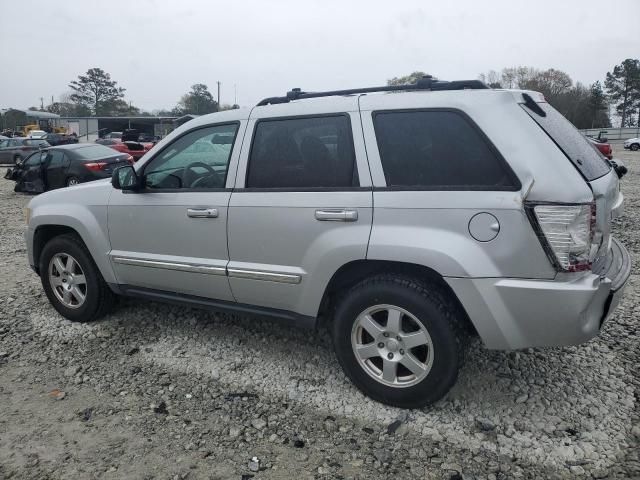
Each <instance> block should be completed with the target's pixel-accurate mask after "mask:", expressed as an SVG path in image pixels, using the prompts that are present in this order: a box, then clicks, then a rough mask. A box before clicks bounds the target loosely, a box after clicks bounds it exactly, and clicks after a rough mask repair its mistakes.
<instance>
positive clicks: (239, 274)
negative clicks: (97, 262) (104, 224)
mask: <svg viewBox="0 0 640 480" xmlns="http://www.w3.org/2000/svg"><path fill="white" fill-rule="evenodd" d="M111 259H112V260H113V262H114V263H119V264H121V265H132V266H134V267H148V268H160V269H164V270H176V271H179V272H189V273H203V274H206V275H228V276H229V277H234V278H246V279H249V280H261V281H266V282H277V283H288V284H292V285H297V284H298V283H300V282H301V281H302V277H301V276H300V275H294V274H287V273H275V272H266V271H263V270H245V269H241V268H225V267H212V266H209V265H193V264H189V263H179V262H165V261H162V260H146V259H142V258H132V257H120V256H112V257H111Z"/></svg>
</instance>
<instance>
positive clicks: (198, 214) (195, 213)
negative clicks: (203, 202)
mask: <svg viewBox="0 0 640 480" xmlns="http://www.w3.org/2000/svg"><path fill="white" fill-rule="evenodd" d="M187 217H191V218H218V209H217V208H187Z"/></svg>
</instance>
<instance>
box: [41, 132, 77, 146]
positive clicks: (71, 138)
mask: <svg viewBox="0 0 640 480" xmlns="http://www.w3.org/2000/svg"><path fill="white" fill-rule="evenodd" d="M42 139H43V140H46V141H47V142H48V143H49V145H51V146H57V145H71V144H73V143H78V137H77V136H75V135H65V134H63V133H47V134H46V135H45V136H44V137H42Z"/></svg>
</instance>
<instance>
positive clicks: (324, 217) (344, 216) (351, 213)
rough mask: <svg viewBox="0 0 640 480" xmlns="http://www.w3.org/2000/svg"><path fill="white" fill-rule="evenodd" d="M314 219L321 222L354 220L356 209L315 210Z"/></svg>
mask: <svg viewBox="0 0 640 480" xmlns="http://www.w3.org/2000/svg"><path fill="white" fill-rule="evenodd" d="M316 220H319V221H321V222H355V221H356V220H358V211H357V210H316Z"/></svg>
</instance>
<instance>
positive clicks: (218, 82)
mask: <svg viewBox="0 0 640 480" xmlns="http://www.w3.org/2000/svg"><path fill="white" fill-rule="evenodd" d="M216 83H217V84H218V111H220V81H219V80H218V81H217V82H216Z"/></svg>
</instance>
